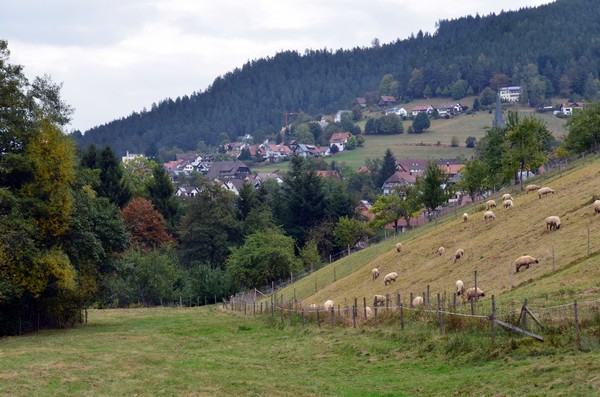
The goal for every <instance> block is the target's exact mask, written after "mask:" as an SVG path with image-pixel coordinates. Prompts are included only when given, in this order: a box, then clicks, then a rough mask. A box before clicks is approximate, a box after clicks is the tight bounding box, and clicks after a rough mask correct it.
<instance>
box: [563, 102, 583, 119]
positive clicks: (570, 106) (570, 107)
mask: <svg viewBox="0 0 600 397" xmlns="http://www.w3.org/2000/svg"><path fill="white" fill-rule="evenodd" d="M584 107H585V103H583V102H565V103H561V104H560V111H561V112H562V114H563V115H565V116H570V115H572V114H573V112H574V111H575V110H583V108H584Z"/></svg>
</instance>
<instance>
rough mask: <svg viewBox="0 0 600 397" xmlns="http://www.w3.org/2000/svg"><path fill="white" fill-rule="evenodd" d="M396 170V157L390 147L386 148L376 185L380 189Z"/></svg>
mask: <svg viewBox="0 0 600 397" xmlns="http://www.w3.org/2000/svg"><path fill="white" fill-rule="evenodd" d="M395 172H396V158H395V157H394V154H393V153H392V151H391V150H390V149H386V151H385V154H384V155H383V162H382V164H381V170H380V171H379V180H378V181H377V187H378V188H379V189H381V187H382V186H383V184H384V183H385V181H387V179H388V178H389V177H390V176H392V175H394V173H395Z"/></svg>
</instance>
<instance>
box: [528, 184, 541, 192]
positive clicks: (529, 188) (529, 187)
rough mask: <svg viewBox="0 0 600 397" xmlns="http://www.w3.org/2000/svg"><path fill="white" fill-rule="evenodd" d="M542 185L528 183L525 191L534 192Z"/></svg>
mask: <svg viewBox="0 0 600 397" xmlns="http://www.w3.org/2000/svg"><path fill="white" fill-rule="evenodd" d="M539 189H540V187H539V186H538V185H527V187H525V191H526V192H527V193H529V192H533V191H534V190H539Z"/></svg>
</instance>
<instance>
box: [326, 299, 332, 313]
mask: <svg viewBox="0 0 600 397" xmlns="http://www.w3.org/2000/svg"><path fill="white" fill-rule="evenodd" d="M333 306H334V305H333V301H332V300H331V299H328V300H326V301H325V303H323V308H324V309H325V310H327V311H330V310H331V309H333Z"/></svg>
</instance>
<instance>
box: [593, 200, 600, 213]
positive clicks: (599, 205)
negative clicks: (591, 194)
mask: <svg viewBox="0 0 600 397" xmlns="http://www.w3.org/2000/svg"><path fill="white" fill-rule="evenodd" d="M593 205H594V215H596V214H600V200H596V201H594V204H593Z"/></svg>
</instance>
